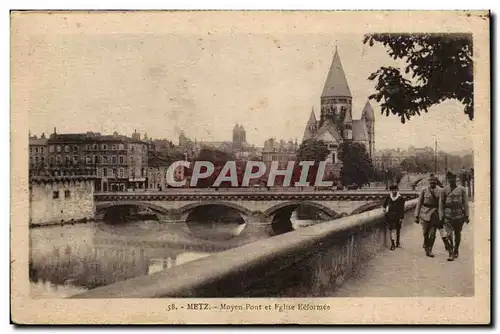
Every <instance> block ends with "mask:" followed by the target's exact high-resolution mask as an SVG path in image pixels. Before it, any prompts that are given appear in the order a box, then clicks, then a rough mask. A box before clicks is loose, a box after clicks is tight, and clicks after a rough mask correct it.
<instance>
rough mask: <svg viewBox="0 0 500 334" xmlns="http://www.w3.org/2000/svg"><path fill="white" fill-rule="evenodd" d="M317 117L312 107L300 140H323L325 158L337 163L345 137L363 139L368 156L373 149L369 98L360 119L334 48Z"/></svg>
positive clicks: (361, 140) (346, 138) (351, 139)
mask: <svg viewBox="0 0 500 334" xmlns="http://www.w3.org/2000/svg"><path fill="white" fill-rule="evenodd" d="M320 101H321V113H320V119H319V120H317V119H316V114H315V112H314V108H313V110H312V111H311V115H310V117H309V121H308V122H307V124H306V128H305V130H304V136H303V140H308V139H311V138H314V139H317V140H322V141H324V142H325V143H326V144H327V145H328V148H329V150H330V154H329V156H328V159H327V160H328V162H330V163H331V164H337V163H340V161H339V159H338V149H339V146H340V144H341V143H343V142H344V141H353V142H358V143H362V144H363V145H365V147H366V151H367V152H368V155H369V156H370V158H372V157H373V156H374V152H375V117H374V112H373V109H372V107H371V105H370V102H366V104H365V106H364V108H363V110H362V112H361V118H360V119H353V117H352V94H351V90H350V89H349V85H348V83H347V79H346V76H345V73H344V69H343V67H342V63H341V61H340V56H339V53H338V51H337V50H335V55H334V57H333V61H332V64H331V67H330V70H329V72H328V75H327V78H326V81H325V85H324V87H323V92H322V94H321V99H320Z"/></svg>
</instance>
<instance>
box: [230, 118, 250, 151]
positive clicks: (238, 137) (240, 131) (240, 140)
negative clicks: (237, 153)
mask: <svg viewBox="0 0 500 334" xmlns="http://www.w3.org/2000/svg"><path fill="white" fill-rule="evenodd" d="M246 141H247V133H246V131H245V128H244V127H243V126H242V125H238V124H236V125H235V126H234V128H233V146H234V147H235V148H241V147H242V146H243V144H244V143H246Z"/></svg>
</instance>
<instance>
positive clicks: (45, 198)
mask: <svg viewBox="0 0 500 334" xmlns="http://www.w3.org/2000/svg"><path fill="white" fill-rule="evenodd" d="M29 204H30V205H29V219H30V225H46V224H60V223H64V222H70V221H80V220H90V219H93V218H94V212H95V204H94V177H92V176H83V175H80V176H55V177H54V176H33V177H31V178H30V186H29Z"/></svg>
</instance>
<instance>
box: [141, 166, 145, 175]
mask: <svg viewBox="0 0 500 334" xmlns="http://www.w3.org/2000/svg"><path fill="white" fill-rule="evenodd" d="M141 177H144V168H141Z"/></svg>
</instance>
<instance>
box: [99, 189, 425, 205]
mask: <svg viewBox="0 0 500 334" xmlns="http://www.w3.org/2000/svg"><path fill="white" fill-rule="evenodd" d="M401 195H403V196H404V197H406V198H407V199H412V198H415V197H416V196H417V193H416V192H414V191H403V192H401ZM385 196H387V191H370V192H368V191H352V192H344V191H342V192H332V191H308V192H306V191H295V192H292V191H286V192H276V191H273V192H266V191H247V192H243V191H234V192H229V191H226V192H221V193H218V192H213V191H209V192H206V193H202V192H137V193H130V192H121V193H110V192H109V193H108V192H106V193H95V195H94V198H95V200H96V202H104V201H106V202H108V201H113V202H117V201H134V200H135V201H187V200H189V201H203V200H220V201H235V200H243V201H245V200H246V201H269V200H274V201H276V200H288V201H293V200H300V201H314V200H321V201H325V200H330V201H363V200H381V199H383V198H384V197H385Z"/></svg>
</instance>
